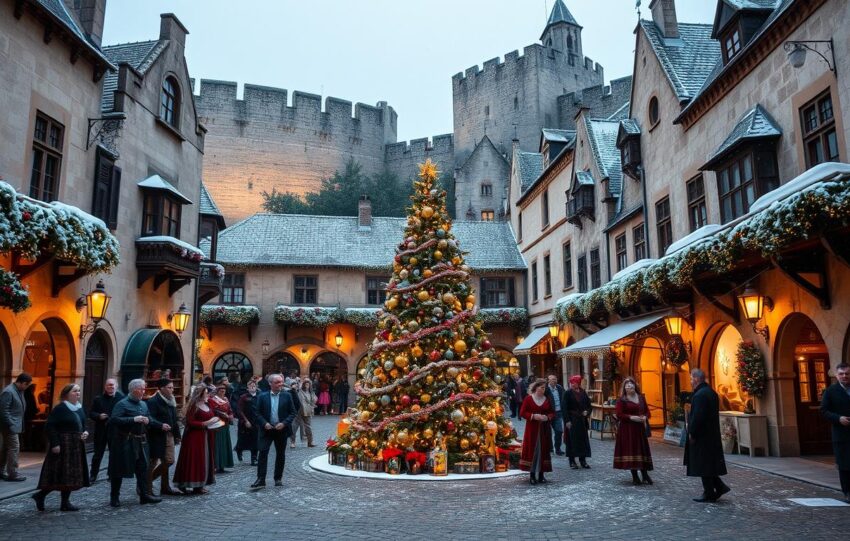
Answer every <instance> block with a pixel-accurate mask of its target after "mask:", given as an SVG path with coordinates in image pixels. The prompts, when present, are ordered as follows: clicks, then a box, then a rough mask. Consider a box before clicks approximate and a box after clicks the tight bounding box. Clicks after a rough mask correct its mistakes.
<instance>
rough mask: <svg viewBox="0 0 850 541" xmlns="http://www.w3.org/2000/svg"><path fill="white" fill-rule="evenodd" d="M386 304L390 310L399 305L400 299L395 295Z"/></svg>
mask: <svg viewBox="0 0 850 541" xmlns="http://www.w3.org/2000/svg"><path fill="white" fill-rule="evenodd" d="M384 304H385V305H386V306H387V309H388V310H394V309H395V307H396V306H398V299H397V298H395V297H390V298H389V299H387V302H385V303H384Z"/></svg>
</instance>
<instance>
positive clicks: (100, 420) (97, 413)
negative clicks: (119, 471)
mask: <svg viewBox="0 0 850 541" xmlns="http://www.w3.org/2000/svg"><path fill="white" fill-rule="evenodd" d="M117 387H118V383H117V382H116V381H115V378H109V379H107V380H106V383H105V384H104V385H103V394H101V395H98V396H97V397H95V399H94V401H93V402H92V403H91V410H90V411H89V419H91V420H92V421H94V454H92V457H91V474H90V475H89V477H90V478H91V482H92V483H94V482H95V480H96V479H97V474H98V472H100V463H101V461H102V460H103V452H104V451H105V450H106V448H107V447H109V431H108V429H107V427H106V423H108V422H109V417H110V416H111V415H112V409H113V408H115V404H117V403H118V402H119V401H120V400H121V399H122V398H124V393H122V392H121V391H119V390H118V389H117Z"/></svg>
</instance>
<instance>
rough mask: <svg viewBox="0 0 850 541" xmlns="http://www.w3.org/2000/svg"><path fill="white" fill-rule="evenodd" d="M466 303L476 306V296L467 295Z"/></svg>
mask: <svg viewBox="0 0 850 541" xmlns="http://www.w3.org/2000/svg"><path fill="white" fill-rule="evenodd" d="M466 302H468V303H472V304H475V295H467V297H466Z"/></svg>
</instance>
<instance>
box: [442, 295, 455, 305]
mask: <svg viewBox="0 0 850 541" xmlns="http://www.w3.org/2000/svg"><path fill="white" fill-rule="evenodd" d="M443 302H444V303H445V304H454V302H455V296H454V295H452V294H451V293H444V294H443Z"/></svg>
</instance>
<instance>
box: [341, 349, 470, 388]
mask: <svg viewBox="0 0 850 541" xmlns="http://www.w3.org/2000/svg"><path fill="white" fill-rule="evenodd" d="M479 362H481V359H479V358H478V357H470V358H469V359H465V360H463V361H449V360H442V361H436V362H432V363H429V364H426V365H425V366H423V367H422V368H414V369H412V370H411V371H410V372H408V373H407V374H405V375H404V377H402V378H400V379H398V380H396V381H394V382H393V383H390V384H389V385H385V386H383V387H373V388H371V389H366V388H365V387H363V386H362V385H361V382H360V381H358V382H357V383H355V384H354V392H355V393H357V394H359V395H360V396H376V395H379V394H385V393H388V392H390V391H394V390H395V389H397V388H398V387H400V386H402V385H409V384H410V383H414V382H416V381H419V380H420V379H422V378H425V377H428V374H430V373H431V372H432V371H433V370H439V369H441V368H446V367H449V366H472V365H474V364H476V363H479Z"/></svg>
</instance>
